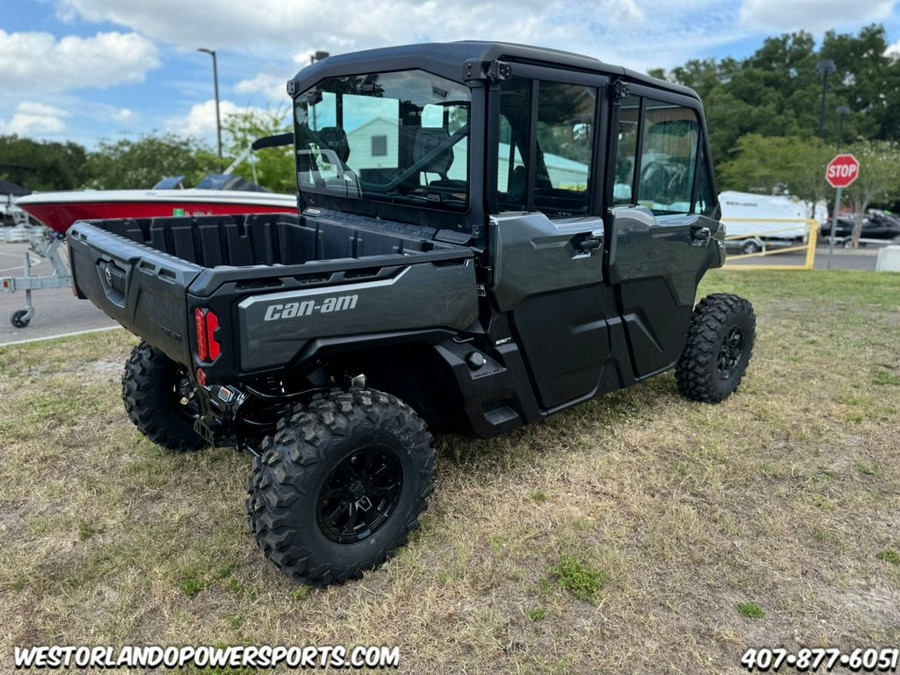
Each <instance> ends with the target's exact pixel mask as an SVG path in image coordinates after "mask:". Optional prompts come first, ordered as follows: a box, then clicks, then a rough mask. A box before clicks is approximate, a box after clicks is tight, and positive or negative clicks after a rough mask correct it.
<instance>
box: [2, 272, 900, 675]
mask: <svg viewBox="0 0 900 675" xmlns="http://www.w3.org/2000/svg"><path fill="white" fill-rule="evenodd" d="M723 290H724V291H736V292H739V293H742V294H743V295H745V296H747V297H748V298H750V299H751V301H752V302H753V303H754V304H755V306H756V310H757V314H758V344H757V348H756V352H755V356H754V359H753V361H752V362H751V367H750V371H749V373H748V375H747V378H746V380H745V382H744V384H743V385H742V387H741V389H740V390H739V392H738V394H737V395H735V396H733V397H731V398H730V399H728V400H727V401H725V402H724V403H723V404H721V405H718V406H706V405H701V404H696V403H691V402H688V401H685V400H683V399H681V398H679V397H678V395H677V393H676V391H675V385H674V380H673V378H672V376H671V375H670V374H669V375H664V376H661V377H658V378H656V379H654V380H652V381H649V382H647V383H645V384H642V385H639V386H637V387H634V388H632V389H630V390H626V391H622V392H618V393H616V394H614V395H610V396H607V397H604V398H603V399H601V400H598V401H596V402H593V403H591V404H587V405H584V406H581V407H578V408H576V409H573V410H571V411H569V412H566V413H563V414H560V415H557V416H555V417H553V418H551V419H549V420H548V421H547V422H546V423H543V424H539V425H536V426H534V427H531V428H528V429H523V430H521V431H519V432H517V433H514V434H511V435H509V436H506V437H502V438H497V439H493V440H490V441H479V440H472V439H464V438H457V437H443V438H439V439H438V440H437V446H438V450H439V455H440V473H439V476H438V480H437V490H436V492H435V495H434V497H433V498H432V500H431V505H430V509H429V511H428V512H427V514H426V515H425V517H424V518H423V527H422V529H421V531H420V532H418V533H416V534H415V536H414V537H413V540H412V541H411V543H410V544H409V545H408V546H407V547H405V548H404V549H402V550H401V551H400V553H399V555H398V556H397V557H396V558H395V559H394V560H392V561H390V562H389V563H388V564H387V565H385V566H384V567H383V568H381V569H379V570H377V571H374V572H370V573H368V574H367V575H366V577H365V579H363V580H362V581H360V582H353V583H349V584H346V585H344V586H340V587H335V588H330V589H328V590H324V591H321V590H309V589H306V588H305V587H300V586H297V585H296V584H294V583H293V582H292V581H290V580H289V579H287V578H286V577H284V576H282V575H281V574H280V573H279V572H278V571H277V570H276V569H275V568H274V567H273V566H272V565H271V564H269V563H268V562H267V561H266V560H265V559H264V558H263V556H262V554H261V553H260V552H259V551H258V550H257V548H256V547H255V545H254V544H253V541H252V538H251V537H250V536H249V533H248V530H247V526H246V523H245V520H244V513H243V496H244V489H243V481H244V478H245V476H246V474H247V473H248V464H249V463H248V460H247V458H246V457H244V456H241V455H238V454H236V453H234V452H233V451H231V450H227V449H216V450H210V451H204V452H201V453H197V454H191V455H171V454H164V453H162V452H161V451H160V450H158V449H157V448H156V447H155V446H154V445H152V444H151V443H150V442H148V441H147V440H145V439H143V438H141V437H140V436H139V434H138V433H137V432H136V431H135V430H134V428H133V427H132V426H131V425H130V423H129V422H128V420H127V418H126V416H125V414H124V411H123V410H122V406H121V402H120V399H119V377H120V372H121V365H122V364H123V363H124V360H125V358H126V356H127V353H128V351H129V349H130V347H131V345H132V344H133V343H134V338H132V337H131V336H128V335H127V334H126V333H125V332H124V331H121V332H118V331H117V332H110V333H102V334H94V335H90V336H84V337H81V338H77V339H64V340H59V341H56V342H51V343H41V344H34V345H27V346H17V347H7V348H0V400H2V401H3V404H2V409H0V459H2V463H0V625H2V628H0V670H4V671H5V670H7V669H11V667H12V661H11V658H12V656H11V655H12V648H13V645H32V644H81V643H86V644H91V645H93V644H112V645H122V644H164V645H182V644H194V645H199V644H263V643H277V644H288V645H308V644H318V645H322V644H343V645H356V644H386V645H391V646H393V645H398V646H399V647H400V653H401V668H400V669H401V671H402V672H408V673H445V672H460V673H495V672H511V673H564V672H566V673H594V672H610V673H614V672H626V671H627V672H647V673H655V672H685V673H695V672H722V671H728V670H730V671H733V672H738V670H739V669H738V659H739V656H740V654H741V653H742V651H743V650H744V649H745V648H747V647H751V646H755V647H761V646H778V645H780V646H784V647H785V648H787V649H796V648H799V647H800V646H838V647H843V648H855V647H864V646H900V458H898V452H897V446H898V442H897V437H898V434H897V428H898V423H900V363H898V357H897V348H898V342H900V293H898V290H900V283H898V279H897V277H896V276H895V275H888V274H880V275H876V274H874V273H847V272H832V273H829V272H818V271H817V272H813V273H797V272H781V273H779V272H770V273H758V272H756V273H750V272H737V271H736V272H716V273H714V274H712V275H710V277H709V278H708V280H707V281H706V282H705V283H704V285H703V288H702V292H703V293H708V292H713V291H723Z"/></svg>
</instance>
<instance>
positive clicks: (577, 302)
mask: <svg viewBox="0 0 900 675" xmlns="http://www.w3.org/2000/svg"><path fill="white" fill-rule="evenodd" d="M515 72H516V77H513V78H512V79H510V80H507V81H505V82H503V83H501V84H500V85H499V86H498V87H497V88H496V89H495V91H494V94H495V96H496V98H495V99H494V100H495V101H499V105H498V106H497V108H498V109H499V110H498V113H499V114H498V119H499V124H498V128H497V133H496V134H495V136H496V141H495V146H494V147H495V148H496V154H495V155H493V157H494V159H495V161H496V166H495V167H492V168H491V171H492V172H494V175H493V176H490V177H489V180H491V181H493V179H494V178H496V190H495V191H493V192H492V195H493V202H494V203H493V204H489V208H490V212H491V213H492V214H493V215H492V216H491V218H490V231H489V237H490V251H491V267H492V271H493V283H492V284H491V285H490V287H489V289H488V294H489V296H490V298H491V301H492V303H493V305H494V307H495V308H496V309H499V311H501V312H503V313H506V314H507V315H508V317H509V324H510V326H511V331H512V333H513V334H514V337H515V339H516V341H517V343H518V344H519V345H521V347H522V351H523V352H524V357H525V362H526V364H527V367H528V370H529V374H530V376H531V378H532V382H533V385H534V390H535V393H536V395H537V398H538V400H539V403H540V406H541V407H542V408H543V409H544V410H553V409H556V408H559V407H562V406H564V405H566V404H569V403H571V402H573V401H576V400H580V399H583V398H585V397H589V396H591V395H593V394H595V393H596V392H597V391H598V390H599V389H600V388H601V387H602V386H603V385H602V384H601V383H602V382H604V380H605V379H606V378H607V372H608V370H607V365H608V357H609V354H610V335H609V327H608V325H607V319H608V318H609V317H610V316H611V315H615V302H614V299H613V297H612V295H611V293H610V289H609V287H608V286H607V285H606V284H605V283H604V271H603V255H604V239H605V232H604V228H605V223H604V220H603V217H602V215H601V213H600V211H599V208H598V204H599V201H598V200H597V199H596V195H597V194H598V192H597V190H596V189H595V186H597V185H600V184H601V183H602V175H601V173H602V168H601V167H602V162H599V161H597V158H598V156H599V153H600V147H601V141H602V140H603V138H604V135H605V134H603V133H600V129H601V128H605V125H606V113H605V112H604V111H606V110H608V108H607V107H606V106H605V104H604V97H605V95H606V84H607V81H608V79H607V78H606V77H604V76H601V75H592V74H585V73H574V72H573V73H566V72H561V71H559V70H552V71H551V70H549V69H541V68H538V67H531V68H528V67H524V66H519V65H518V64H517V65H516V70H515ZM617 386H620V385H619V380H618V379H615V384H614V385H612V384H610V385H609V386H606V387H605V389H611V388H616V387H617Z"/></svg>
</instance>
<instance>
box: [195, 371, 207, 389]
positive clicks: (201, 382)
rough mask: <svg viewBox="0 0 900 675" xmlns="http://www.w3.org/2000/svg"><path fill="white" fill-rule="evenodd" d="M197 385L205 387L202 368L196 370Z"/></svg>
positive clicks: (204, 375)
mask: <svg viewBox="0 0 900 675" xmlns="http://www.w3.org/2000/svg"><path fill="white" fill-rule="evenodd" d="M197 384H199V385H200V386H201V387H205V386H206V373H204V372H203V368H197Z"/></svg>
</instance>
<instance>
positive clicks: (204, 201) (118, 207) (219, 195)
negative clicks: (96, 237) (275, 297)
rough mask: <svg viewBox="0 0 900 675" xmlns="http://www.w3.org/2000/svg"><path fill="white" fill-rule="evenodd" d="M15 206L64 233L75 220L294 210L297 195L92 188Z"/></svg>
mask: <svg viewBox="0 0 900 675" xmlns="http://www.w3.org/2000/svg"><path fill="white" fill-rule="evenodd" d="M173 193H174V194H173ZM188 193H190V194H188ZM16 206H18V207H19V208H20V209H22V210H23V211H25V212H26V213H28V214H29V215H30V216H32V217H33V218H36V219H37V220H39V221H40V222H42V223H43V224H44V225H46V226H47V227H49V228H50V229H51V230H54V231H55V232H59V233H60V234H65V233H66V231H67V230H68V229H69V227H70V226H71V225H72V223H74V222H75V221H77V220H99V219H106V218H154V217H160V216H210V215H229V214H236V213H296V212H297V198H296V196H295V195H286V194H277V193H271V192H227V191H216V190H177V191H174V190H165V191H153V190H111V191H102V190H98V191H85V192H47V193H43V194H41V193H39V194H34V195H28V196H27V197H22V198H20V199H18V200H16Z"/></svg>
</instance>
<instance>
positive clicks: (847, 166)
mask: <svg viewBox="0 0 900 675" xmlns="http://www.w3.org/2000/svg"><path fill="white" fill-rule="evenodd" d="M858 176H859V160H858V159H856V157H854V156H853V155H838V156H837V157H835V158H834V159H833V160H831V161H830V162H828V166H826V167H825V180H827V181H828V184H829V185H830V186H831V187H833V188H845V187H847V186H848V185H850V183H852V182H853V181H855V180H856V179H857V177H858Z"/></svg>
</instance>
